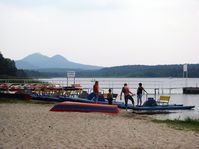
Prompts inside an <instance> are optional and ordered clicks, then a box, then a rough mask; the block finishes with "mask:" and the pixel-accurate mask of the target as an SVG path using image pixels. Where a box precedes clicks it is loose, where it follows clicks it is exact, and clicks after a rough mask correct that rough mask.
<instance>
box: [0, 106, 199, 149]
mask: <svg viewBox="0 0 199 149" xmlns="http://www.w3.org/2000/svg"><path fill="white" fill-rule="evenodd" d="M52 106H53V104H23V103H18V104H6V103H2V104H0V117H1V119H0V132H1V133H0V148H162V147H164V148H199V142H198V140H199V133H197V132H193V131H182V130H175V129H172V128H169V127H168V126H167V125H166V124H156V123H153V122H151V118H149V117H148V116H145V115H137V114H133V113H131V112H126V111H124V110H120V112H119V113H118V114H103V113H78V112H50V111H49V110H50V109H51V107H52Z"/></svg>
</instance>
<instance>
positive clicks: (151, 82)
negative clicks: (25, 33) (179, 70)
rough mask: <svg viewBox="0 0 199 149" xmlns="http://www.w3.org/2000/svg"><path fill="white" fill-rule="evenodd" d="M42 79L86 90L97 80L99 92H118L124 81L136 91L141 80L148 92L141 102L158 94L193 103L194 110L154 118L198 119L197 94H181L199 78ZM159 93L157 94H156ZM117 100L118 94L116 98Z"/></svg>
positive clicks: (193, 85)
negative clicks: (73, 85)
mask: <svg viewBox="0 0 199 149" xmlns="http://www.w3.org/2000/svg"><path fill="white" fill-rule="evenodd" d="M40 80H42V81H47V82H51V83H53V84H60V85H62V86H67V85H71V84H74V83H75V84H81V86H82V87H83V88H85V89H86V90H87V91H89V92H90V91H91V90H92V86H93V84H94V81H95V80H97V81H99V85H100V89H101V92H108V88H112V89H113V92H114V93H117V94H120V92H121V88H122V87H123V84H124V83H127V84H128V86H129V88H130V90H131V91H132V92H133V93H136V89H137V87H138V83H139V82H141V83H142V84H143V87H144V88H145V90H146V91H147V92H148V93H149V95H148V96H146V95H144V96H143V102H144V101H145V100H146V99H147V97H154V98H156V99H157V98H158V97H159V95H169V96H171V99H170V103H171V104H172V103H173V104H184V105H195V106H196V107H195V110H180V111H179V110H178V111H177V112H175V113H170V114H164V115H163V114H161V115H155V116H154V117H156V118H161V119H175V118H179V119H183V118H186V117H191V118H196V119H199V94H198V95H185V94H182V88H183V87H198V86H199V78H76V79H73V78H69V79H68V81H67V78H52V79H40ZM155 89H156V93H157V95H156V96H155V94H154V93H155ZM158 93H159V94H158ZM134 99H135V103H136V102H137V98H136V96H135V97H134ZM117 100H118V101H119V96H118V98H117Z"/></svg>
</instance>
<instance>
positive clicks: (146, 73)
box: [28, 64, 199, 78]
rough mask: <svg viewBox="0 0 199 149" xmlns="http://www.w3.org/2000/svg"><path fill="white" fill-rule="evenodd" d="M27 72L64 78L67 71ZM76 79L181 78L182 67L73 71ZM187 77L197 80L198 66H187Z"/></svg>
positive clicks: (30, 74) (130, 66)
mask: <svg viewBox="0 0 199 149" xmlns="http://www.w3.org/2000/svg"><path fill="white" fill-rule="evenodd" d="M38 71H39V73H37V72H34V73H33V72H29V73H28V76H31V77H66V71H67V69H50V70H49V69H39V70H38ZM75 71H76V77H92V78H93V77H127V78H128V77H132V78H136V77H140V78H141V77H146V78H147V77H148V78H155V77H179V78H181V77H182V76H183V73H182V72H183V65H182V64H179V65H155V66H148V65H126V66H115V67H107V68H102V69H99V70H75ZM188 72H189V75H188V77H191V78H199V73H198V72H199V64H189V65H188Z"/></svg>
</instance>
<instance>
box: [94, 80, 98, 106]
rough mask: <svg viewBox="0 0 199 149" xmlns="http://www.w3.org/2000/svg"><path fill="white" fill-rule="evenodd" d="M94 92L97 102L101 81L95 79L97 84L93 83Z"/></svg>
mask: <svg viewBox="0 0 199 149" xmlns="http://www.w3.org/2000/svg"><path fill="white" fill-rule="evenodd" d="M93 93H94V100H95V102H96V103H97V102H98V98H99V82H98V81H95V84H94V85H93Z"/></svg>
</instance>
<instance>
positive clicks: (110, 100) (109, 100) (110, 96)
mask: <svg viewBox="0 0 199 149" xmlns="http://www.w3.org/2000/svg"><path fill="white" fill-rule="evenodd" d="M107 100H108V104H110V105H112V102H113V94H112V91H111V89H110V88H109V90H108V94H107Z"/></svg>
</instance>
